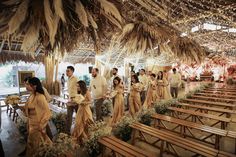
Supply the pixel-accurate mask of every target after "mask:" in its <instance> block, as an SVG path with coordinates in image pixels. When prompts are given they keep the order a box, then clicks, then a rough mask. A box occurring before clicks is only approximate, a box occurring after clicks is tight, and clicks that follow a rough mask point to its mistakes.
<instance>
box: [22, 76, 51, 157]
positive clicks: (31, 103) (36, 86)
mask: <svg viewBox="0 0 236 157" xmlns="http://www.w3.org/2000/svg"><path fill="white" fill-rule="evenodd" d="M27 90H28V91H30V92H31V94H30V97H29V99H28V101H27V102H26V104H25V107H24V111H25V115H26V117H28V139H27V149H26V157H32V156H34V153H35V152H36V151H37V149H38V148H39V146H40V144H41V143H48V144H51V143H52V141H51V140H50V139H49V137H48V136H47V134H46V125H47V123H48V121H49V119H50V118H51V116H52V114H51V111H50V109H49V106H48V102H47V100H46V97H45V96H44V90H43V88H42V84H41V82H40V80H39V79H38V78H36V77H33V78H30V79H29V80H28V82H27Z"/></svg>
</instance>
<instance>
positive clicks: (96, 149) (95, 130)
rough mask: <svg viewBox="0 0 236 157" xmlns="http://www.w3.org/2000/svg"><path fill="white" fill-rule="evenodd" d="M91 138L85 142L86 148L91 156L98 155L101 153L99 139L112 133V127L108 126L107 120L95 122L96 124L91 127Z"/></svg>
mask: <svg viewBox="0 0 236 157" xmlns="http://www.w3.org/2000/svg"><path fill="white" fill-rule="evenodd" d="M89 133H90V136H89V139H88V140H86V141H85V142H84V145H85V150H86V151H87V153H88V155H89V156H91V157H94V156H98V155H99V154H100V153H101V150H102V148H101V145H100V144H99V143H98V139H99V138H101V137H102V136H107V135H110V133H111V128H109V127H108V126H107V124H106V123H105V122H103V121H102V122H95V124H94V125H92V126H90V128H89Z"/></svg>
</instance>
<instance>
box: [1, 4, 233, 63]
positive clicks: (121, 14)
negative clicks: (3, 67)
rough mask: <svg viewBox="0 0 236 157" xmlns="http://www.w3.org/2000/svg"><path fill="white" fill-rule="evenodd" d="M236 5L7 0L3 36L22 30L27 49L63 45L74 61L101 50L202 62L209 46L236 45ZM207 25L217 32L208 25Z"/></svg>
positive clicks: (3, 10) (123, 55)
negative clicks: (161, 55) (150, 54)
mask: <svg viewBox="0 0 236 157" xmlns="http://www.w3.org/2000/svg"><path fill="white" fill-rule="evenodd" d="M39 4H40V5H39ZM20 8H26V9H20ZM235 8H236V1H235V0H211V1H209V0H181V1H171V0H162V1H156V0H155V1H154V0H98V1H95V0H89V1H85V0H75V1H72V0H58V1H50V0H34V1H33V0H25V1H24V3H23V1H22V3H20V1H18V0H3V1H2V2H0V17H1V19H0V34H2V35H4V37H3V39H7V40H8V41H9V43H11V42H12V39H13V37H14V36H15V35H18V34H21V35H22V37H21V39H19V41H20V42H21V49H23V50H24V51H26V50H29V51H30V52H33V53H35V51H37V49H39V48H40V49H41V50H42V51H43V52H44V53H46V54H47V53H54V50H55V49H58V48H59V50H60V52H62V54H64V52H67V53H68V55H66V58H67V59H66V58H65V60H68V61H71V62H80V61H83V60H84V58H86V57H87V59H90V57H91V60H92V61H93V59H94V58H93V56H94V55H95V53H99V51H102V52H103V53H108V52H109V53H113V54H112V56H118V59H117V57H116V58H115V59H114V58H112V59H111V60H110V61H112V60H114V61H113V63H114V62H120V61H117V60H122V59H124V58H127V57H129V56H132V54H133V53H141V54H143V55H144V56H143V57H141V58H147V57H146V56H148V55H149V53H150V52H151V53H153V54H152V55H154V56H160V54H162V53H166V52H167V53H169V54H170V56H172V55H175V56H177V57H178V58H180V59H182V60H183V61H188V62H189V61H199V62H200V61H201V60H202V59H203V58H204V57H205V56H206V55H207V53H206V50H207V51H208V50H211V52H215V51H217V52H220V53H222V54H225V52H230V51H233V50H234V49H236V46H235V45H236V43H235V36H236V32H235V31H229V30H232V29H236V13H235ZM90 15H91V16H90ZM206 23H207V24H212V25H213V26H215V27H217V30H214V29H212V30H209V29H206V28H205V27H204V25H205V24H206ZM38 25H39V26H41V27H40V28H38ZM193 27H197V30H195V31H193ZM35 30H37V31H35ZM9 35H10V36H9ZM112 35H114V38H111V37H112ZM183 36H184V37H183ZM25 43H29V44H25ZM110 43H111V46H110V49H109V50H107V48H108V47H109V44H110ZM81 45H82V46H81ZM84 45H88V47H84ZM219 45H220V46H219ZM85 48H87V49H88V50H84V49H85ZM112 48H113V49H114V50H112ZM27 52H28V51H27ZM91 54H92V55H91ZM70 56H76V57H70ZM119 57H120V58H119ZM75 58H78V59H75ZM121 64H122V63H121Z"/></svg>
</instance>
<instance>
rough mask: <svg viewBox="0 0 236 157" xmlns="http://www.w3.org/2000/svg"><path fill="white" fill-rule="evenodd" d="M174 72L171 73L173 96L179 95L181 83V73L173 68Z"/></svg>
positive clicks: (171, 91)
mask: <svg viewBox="0 0 236 157" xmlns="http://www.w3.org/2000/svg"><path fill="white" fill-rule="evenodd" d="M172 71H173V74H171V75H170V78H169V80H170V93H171V96H172V97H173V98H177V97H178V88H179V87H180V85H181V75H180V74H179V73H177V72H176V69H175V68H173V70H172Z"/></svg>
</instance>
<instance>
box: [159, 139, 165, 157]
mask: <svg viewBox="0 0 236 157" xmlns="http://www.w3.org/2000/svg"><path fill="white" fill-rule="evenodd" d="M164 146H165V141H161V147H160V157H163V153H164Z"/></svg>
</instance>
